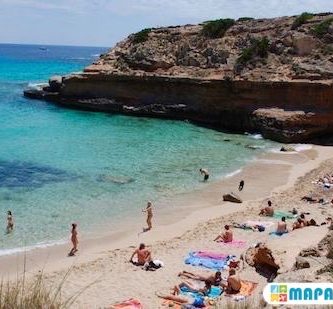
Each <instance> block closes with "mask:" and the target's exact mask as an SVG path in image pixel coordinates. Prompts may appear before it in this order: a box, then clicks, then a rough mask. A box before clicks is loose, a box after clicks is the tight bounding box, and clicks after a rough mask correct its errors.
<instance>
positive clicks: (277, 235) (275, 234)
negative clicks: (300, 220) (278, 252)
mask: <svg viewBox="0 0 333 309" xmlns="http://www.w3.org/2000/svg"><path fill="white" fill-rule="evenodd" d="M287 234H288V232H287V233H283V234H280V233H277V232H270V233H269V235H271V236H276V237H281V236H283V235H287Z"/></svg>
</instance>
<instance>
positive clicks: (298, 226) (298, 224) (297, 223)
mask: <svg viewBox="0 0 333 309" xmlns="http://www.w3.org/2000/svg"><path fill="white" fill-rule="evenodd" d="M302 227H304V224H303V221H302V219H301V218H298V219H297V220H296V221H295V222H294V224H293V230H297V229H301V228H302Z"/></svg>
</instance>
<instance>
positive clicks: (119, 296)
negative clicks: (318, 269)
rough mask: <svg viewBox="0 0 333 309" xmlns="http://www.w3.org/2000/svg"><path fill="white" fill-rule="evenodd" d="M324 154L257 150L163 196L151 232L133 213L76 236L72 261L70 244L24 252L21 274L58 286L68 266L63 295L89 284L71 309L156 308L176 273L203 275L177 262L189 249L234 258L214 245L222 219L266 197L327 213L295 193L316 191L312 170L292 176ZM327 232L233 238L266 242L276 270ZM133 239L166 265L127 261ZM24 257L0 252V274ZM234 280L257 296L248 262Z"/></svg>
mask: <svg viewBox="0 0 333 309" xmlns="http://www.w3.org/2000/svg"><path fill="white" fill-rule="evenodd" d="M331 157H333V148H331V147H318V146H315V147H314V148H313V149H312V150H306V151H303V152H300V153H279V154H274V153H270V154H266V155H263V156H261V157H260V158H259V160H258V161H256V162H254V163H252V164H250V165H248V166H247V167H245V168H244V169H243V171H242V172H241V173H240V174H237V175H235V176H234V177H230V178H227V179H224V180H222V181H219V182H216V183H211V184H209V185H207V186H206V188H205V189H204V190H198V191H194V192H191V193H188V194H183V195H180V196H176V197H174V198H173V199H172V200H170V201H169V203H170V204H172V205H173V210H174V211H173V212H172V213H169V214H165V213H163V211H159V210H158V209H157V210H156V212H155V218H154V228H153V230H152V231H150V232H148V233H144V234H141V235H140V236H139V237H138V235H137V232H138V231H140V230H141V228H142V225H143V224H144V218H143V217H141V214H138V215H140V222H132V231H129V232H124V233H119V234H118V235H114V234H113V235H105V236H103V237H99V238H96V239H84V235H80V252H79V255H78V256H77V257H75V258H68V257H66V253H67V252H68V249H69V245H66V246H54V247H50V248H46V249H36V250H33V251H30V252H27V254H26V260H27V265H26V266H27V270H28V273H29V274H34V273H36V272H37V271H38V270H40V269H44V271H45V272H46V273H47V278H48V282H50V283H57V282H59V281H60V280H61V278H62V277H63V276H64V274H65V272H66V271H67V270H68V269H69V268H70V267H71V266H73V269H72V272H71V275H70V277H69V278H68V279H67V281H66V283H65V286H64V294H65V296H66V295H67V296H68V295H73V294H74V293H76V292H77V291H79V290H81V289H83V288H85V287H87V286H88V285H90V284H91V283H93V282H94V284H93V285H92V286H90V287H89V288H88V289H87V290H86V291H85V292H84V293H83V294H82V295H81V296H80V297H79V298H78V300H77V302H76V303H75V307H78V308H100V307H106V306H107V305H108V304H111V303H113V302H116V301H120V300H124V299H128V298H132V297H135V298H139V299H140V300H141V301H142V302H143V304H144V305H145V308H152V309H155V308H159V304H160V301H159V300H158V299H157V297H156V296H155V292H156V291H164V292H167V291H168V290H169V289H170V288H171V287H172V286H174V285H175V284H176V283H178V282H180V279H179V278H178V277H177V274H178V273H179V272H180V271H181V270H184V269H186V270H191V271H197V272H201V273H205V271H204V270H202V269H200V268H193V267H191V266H186V265H184V262H183V261H184V257H185V256H186V254H187V253H188V252H189V251H191V250H211V251H216V252H221V253H229V254H235V255H237V256H239V255H240V254H241V253H242V252H243V251H244V250H245V248H232V247H231V248H230V247H228V246H223V245H222V244H218V243H215V242H213V239H214V237H215V236H216V235H217V233H218V232H220V231H221V229H222V227H223V225H224V224H227V223H230V222H232V221H236V222H239V223H242V222H244V221H245V220H258V219H259V220H260V219H261V220H263V219H262V218H260V217H259V216H258V215H257V214H258V212H259V209H260V207H261V206H262V205H264V204H265V203H266V200H267V198H268V197H269V198H270V199H271V200H272V201H273V204H274V205H275V206H276V207H277V209H281V210H285V211H286V210H289V209H291V208H292V207H297V208H298V209H300V210H302V211H309V212H311V217H312V216H313V217H314V218H315V219H316V220H317V221H318V222H321V221H322V220H323V218H325V217H326V216H327V215H330V213H331V207H330V206H321V207H319V206H318V205H317V204H316V205H312V204H307V203H305V202H301V201H300V197H301V194H303V195H304V194H306V193H307V192H308V191H309V190H310V189H311V188H312V189H316V187H314V185H312V184H311V181H312V180H313V179H312V178H311V177H314V175H315V174H316V173H318V171H316V172H313V175H310V176H311V177H310V176H308V177H305V178H304V179H302V181H301V182H297V183H296V181H297V179H298V178H299V177H301V176H304V175H305V174H307V173H309V172H310V171H312V170H313V169H315V168H318V167H319V165H320V164H321V163H322V162H324V161H325V160H327V159H329V158H331ZM323 168H325V169H330V168H332V169H333V164H332V163H326V165H324V167H321V169H323ZM240 179H244V180H245V187H244V190H243V191H242V192H241V193H239V195H240V196H241V197H242V199H243V200H244V203H242V204H232V203H226V202H223V201H222V199H221V197H222V193H228V192H230V191H235V192H237V186H238V183H239V181H240ZM295 184H296V185H295ZM264 199H265V200H264ZM157 205H158V203H157ZM141 220H142V221H141ZM266 220H269V219H266ZM275 222H276V220H275ZM326 232H327V227H325V226H323V227H308V228H305V229H301V230H298V231H294V232H292V233H289V234H288V235H286V236H283V237H281V238H276V237H271V236H269V235H268V231H265V232H263V233H255V232H251V231H243V230H240V229H235V230H234V235H235V236H234V238H235V239H237V240H245V241H246V242H247V245H250V244H252V243H254V242H257V241H264V242H266V243H267V244H268V245H269V247H271V248H276V249H277V250H278V251H279V253H280V256H281V258H282V260H283V268H284V269H288V268H290V267H291V266H292V264H293V263H294V260H295V256H296V255H297V254H298V252H299V251H300V250H301V249H302V248H305V247H308V246H310V245H315V244H317V243H318V242H319V241H320V240H321V239H322V238H323V237H324V235H325V234H326ZM140 242H145V243H146V244H148V245H150V248H151V249H152V252H153V256H154V258H158V259H161V260H162V261H164V262H165V267H164V268H163V269H160V270H158V271H156V272H146V271H143V270H141V269H140V268H137V267H135V266H133V265H131V264H130V263H128V262H127V261H128V259H129V257H130V255H131V252H132V251H133V250H134V247H136V246H137V245H138V244H139V243H140ZM23 256H24V255H22V254H18V255H15V256H5V257H1V258H0V263H1V265H2V266H1V269H0V273H1V275H2V276H5V277H6V276H8V277H13V276H14V275H16V274H17V272H21V271H22V265H23V262H22V261H23ZM225 274H226V273H225ZM225 274H224V275H225ZM241 277H242V278H244V279H250V280H254V281H257V282H259V283H260V286H259V288H258V289H257V291H256V292H257V294H258V293H260V291H261V290H262V287H263V286H264V284H265V282H266V279H265V278H263V277H262V276H260V275H259V274H257V273H256V272H255V271H254V270H253V269H252V268H250V267H247V268H245V269H244V270H242V271H241ZM95 281H96V282H95Z"/></svg>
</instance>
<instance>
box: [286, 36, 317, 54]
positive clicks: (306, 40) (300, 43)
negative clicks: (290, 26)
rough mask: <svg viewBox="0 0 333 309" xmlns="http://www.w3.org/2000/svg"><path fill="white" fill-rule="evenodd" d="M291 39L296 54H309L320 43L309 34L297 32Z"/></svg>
mask: <svg viewBox="0 0 333 309" xmlns="http://www.w3.org/2000/svg"><path fill="white" fill-rule="evenodd" d="M292 40H293V46H294V49H295V53H296V55H298V56H307V55H310V54H311V53H312V52H313V51H314V50H315V49H316V48H317V47H318V46H319V45H320V42H319V41H318V39H316V38H315V37H313V36H311V35H304V34H297V35H295V36H294V37H293V38H292Z"/></svg>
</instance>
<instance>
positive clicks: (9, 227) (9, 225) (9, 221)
mask: <svg viewBox="0 0 333 309" xmlns="http://www.w3.org/2000/svg"><path fill="white" fill-rule="evenodd" d="M13 229H14V219H13V215H12V212H11V211H10V210H8V211H7V233H10V232H12V231H13Z"/></svg>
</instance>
